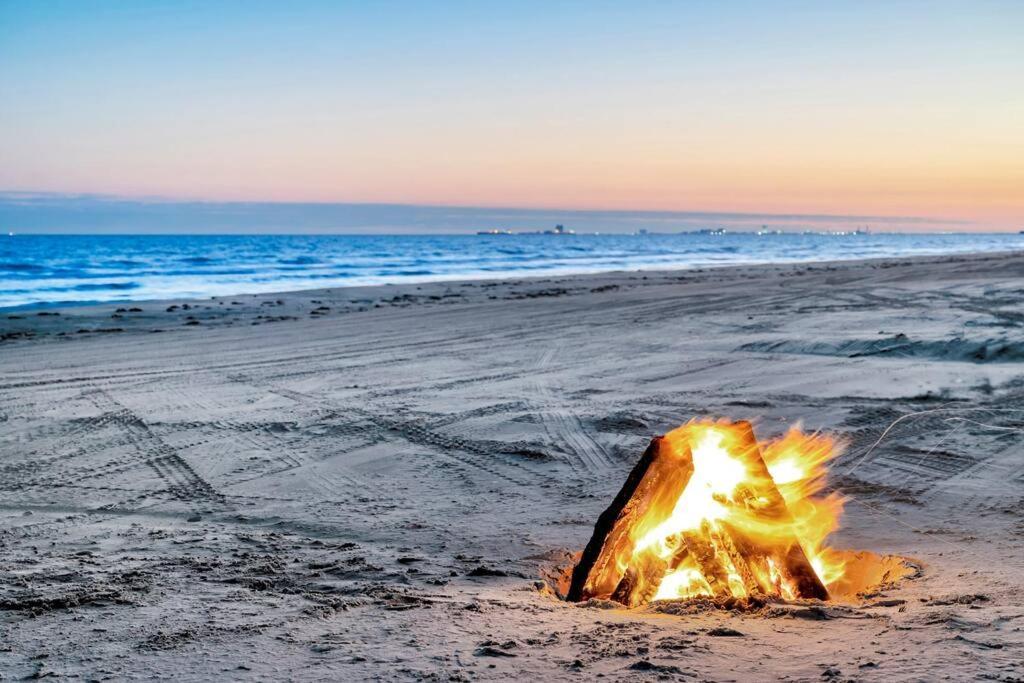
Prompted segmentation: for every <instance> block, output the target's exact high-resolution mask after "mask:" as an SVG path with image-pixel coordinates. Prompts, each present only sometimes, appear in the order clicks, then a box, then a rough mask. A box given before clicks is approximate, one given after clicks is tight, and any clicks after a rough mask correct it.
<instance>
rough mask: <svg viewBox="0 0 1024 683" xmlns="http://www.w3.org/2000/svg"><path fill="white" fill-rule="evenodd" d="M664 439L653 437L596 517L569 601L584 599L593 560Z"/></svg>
mask: <svg viewBox="0 0 1024 683" xmlns="http://www.w3.org/2000/svg"><path fill="white" fill-rule="evenodd" d="M662 441H664V437H661V436H656V437H654V438H653V439H651V443H650V444H648V446H647V450H645V451H644V454H643V455H642V456H640V460H639V461H637V463H636V465H634V466H633V469H632V470H631V471H630V473H629V476H628V477H627V478H626V483H625V484H623V485H622V488H621V489H619V493H618V495H616V496H615V500H613V501H612V503H611V505H609V506H608V509H607V510H605V511H604V512H602V513H601V516H600V517H598V518H597V524H595V525H594V534H593V535H592V536H591V537H590V542H589V543H587V547H586V548H584V549H583V554H582V555H581V556H580V561H579V562H578V563H576V567H575V568H573V570H572V582H571V583H570V584H569V593H568V595H567V596H566V600H568V601H569V602H580V601H581V600H583V599H584V597H583V588H584V587H585V586H586V584H587V579H588V578H590V572H591V570H593V568H594V564H595V563H596V562H597V559H598V557H600V556H601V549H602V548H603V547H604V542H605V539H606V538H608V534H610V533H611V532H612V529H613V528H614V527H615V522H616V521H617V520H618V518H619V515H620V514H622V511H623V509H625V507H626V505H627V504H628V503H629V501H630V500H631V499H632V498H633V494H635V493H636V490H637V488H638V487H639V486H640V482H641V481H643V478H644V476H645V475H646V474H647V470H648V469H650V466H651V463H653V462H654V459H655V458H656V457H657V456H658V450H659V448H660V446H661V443H662Z"/></svg>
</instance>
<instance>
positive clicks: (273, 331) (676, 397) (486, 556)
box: [0, 254, 1024, 681]
mask: <svg viewBox="0 0 1024 683" xmlns="http://www.w3.org/2000/svg"><path fill="white" fill-rule="evenodd" d="M118 308H122V309H125V310H122V311H120V312H118V311H117V310H116V309H118ZM135 309H139V310H135ZM168 309H170V310H168ZM57 312H58V313H59V315H53V314H52V313H53V312H51V311H46V313H50V314H48V315H37V313H36V312H34V311H33V312H22V313H12V314H3V315H0V336H2V338H3V341H2V342H0V673H2V674H3V676H0V678H3V677H7V678H10V679H21V678H23V677H43V676H47V675H50V674H54V675H59V676H74V677H78V678H83V679H86V680H91V679H105V678H118V679H120V678H129V677H147V678H148V677H151V676H160V677H168V678H174V679H177V680H199V679H211V678H226V679H235V678H260V679H334V680H362V679H381V680H393V679H394V680H410V679H411V680H421V679H427V680H480V679H489V678H506V677H520V678H523V679H527V680H562V679H564V680H581V679H582V680H588V679H591V678H594V677H597V676H599V675H603V676H605V677H607V678H608V679H610V680H632V679H635V680H648V679H652V678H667V679H684V678H695V679H698V680H716V681H725V680H741V681H748V680H751V681H753V680H774V679H786V680H811V681H820V680H864V681H872V680H877V681H900V680H914V681H918V680H940V679H944V678H948V679H950V680H965V679H973V678H984V679H986V680H1005V681H1010V680H1022V678H1024V632H1022V631H1021V628H1022V627H1024V428H1022V425H1024V376H1022V374H1021V368H1022V367H1024V366H1022V365H1021V363H1022V361H1024V335H1022V326H1024V255H1013V254H1002V255H989V256H956V257H935V258H918V259H906V260H876V261H867V262H844V263H831V264H816V265H806V264H805V265H769V266H749V267H738V268H727V269H720V270H695V271H675V272H658V273H653V272H652V273H611V274H602V275H589V276H576V277H559V278H540V279H523V280H518V281H503V282H461V283H459V282H454V283H433V284H423V285H405V286H400V287H399V286H384V287H373V288H358V289H357V288H353V289H333V290H320V291H307V292H293V293H285V294H279V295H270V296H267V295H259V296H236V297H225V298H218V299H213V300H206V301H198V302H187V306H186V302H161V303H154V302H144V303H140V304H123V305H120V306H116V305H104V306H95V307H87V308H69V309H62V310H59V311H57ZM12 316H13V317H12ZM695 416H720V417H729V418H734V419H741V418H742V419H753V420H756V425H757V431H758V433H759V435H760V436H762V437H769V436H774V435H777V434H779V433H781V432H783V431H784V430H785V429H786V428H787V427H788V426H789V425H791V424H793V423H796V422H802V423H803V425H804V427H805V428H806V429H810V430H818V429H822V430H827V431H830V432H834V433H836V434H838V435H840V436H842V437H844V438H845V439H846V440H847V442H848V447H847V450H846V452H845V454H844V455H843V456H842V457H840V458H839V460H838V461H837V462H836V463H835V465H834V466H833V469H832V479H831V483H832V485H833V486H834V487H835V488H836V489H837V490H839V491H841V492H843V493H844V494H846V495H847V496H849V498H850V500H849V502H848V504H847V507H846V513H845V515H844V517H843V521H842V529H841V530H840V531H839V532H838V534H837V535H836V536H835V538H834V539H833V542H832V544H833V545H834V546H836V547H841V548H859V549H866V550H873V551H876V552H880V553H895V554H899V555H902V556H906V557H910V558H913V559H914V560H915V561H916V562H917V563H919V565H920V567H921V575H920V576H919V577H917V578H915V579H913V580H908V581H905V582H903V583H902V584H900V585H898V586H896V587H893V588H891V589H888V590H885V591H884V592H882V593H881V594H879V595H876V596H874V597H871V598H867V599H864V600H862V601H857V602H856V603H852V604H847V605H834V606H828V607H825V608H823V609H812V608H808V607H799V606H797V607H794V606H785V605H782V606H778V607H776V608H774V609H769V610H765V611H763V612H761V613H735V612H729V611H723V610H715V609H710V610H704V609H697V608H687V607H685V606H680V605H678V604H676V605H674V606H672V608H671V609H666V608H657V607H656V608H645V609H638V610H624V609H610V608H609V607H610V605H609V604H607V603H604V604H589V605H585V606H578V605H575V604H571V603H566V602H562V601H561V600H559V599H558V598H557V597H556V596H554V595H553V593H552V590H551V586H552V585H553V584H552V583H551V577H552V576H555V575H556V574H557V573H558V572H559V571H560V570H562V569H564V568H565V567H567V566H569V565H570V564H571V558H572V554H573V553H575V552H577V551H579V550H580V549H582V547H583V546H584V544H585V543H586V542H587V540H588V539H589V537H590V534H591V531H592V529H593V524H594V522H595V520H596V518H597V515H598V514H600V512H601V511H602V510H604V508H605V507H606V506H607V505H608V504H609V502H610V501H611V499H612V497H613V496H614V495H615V493H616V491H618V489H619V487H620V486H621V485H622V483H623V481H624V479H625V476H626V474H627V472H628V471H629V469H630V467H631V465H632V464H633V463H634V462H635V461H636V459H637V458H638V457H639V456H640V454H641V453H642V451H643V450H644V447H645V446H646V444H647V442H648V440H649V439H650V438H651V437H652V436H653V435H656V434H660V433H663V432H665V431H667V430H669V429H671V428H673V427H675V426H677V425H679V424H680V423H682V422H685V421H686V420H688V419H690V418H692V417H695ZM901 418H902V419H901ZM894 423H895V425H894ZM891 425H894V426H892V428H891V429H889V430H888V432H887V433H885V435H884V438H882V439H881V441H880V442H879V443H878V444H877V446H876V447H874V448H873V449H872V448H871V446H872V445H873V444H875V443H876V442H878V440H879V438H880V437H882V436H883V432H886V430H887V428H889V427H890V426H891ZM723 627H725V628H727V629H731V630H732V631H729V630H722V628H723ZM733 632H735V633H733ZM730 633H733V635H731V636H730V635H722V634H730Z"/></svg>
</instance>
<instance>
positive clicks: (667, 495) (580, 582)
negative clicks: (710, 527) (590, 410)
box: [568, 437, 693, 602]
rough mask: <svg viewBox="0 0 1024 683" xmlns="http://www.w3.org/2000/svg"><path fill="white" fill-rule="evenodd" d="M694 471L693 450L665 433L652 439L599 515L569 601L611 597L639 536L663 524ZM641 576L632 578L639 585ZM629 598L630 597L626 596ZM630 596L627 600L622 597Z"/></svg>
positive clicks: (578, 566)
mask: <svg viewBox="0 0 1024 683" xmlns="http://www.w3.org/2000/svg"><path fill="white" fill-rule="evenodd" d="M692 473H693V462H692V460H691V459H690V456H689V453H686V452H677V451H676V450H674V449H672V448H670V447H669V444H668V442H667V441H666V440H665V439H664V437H655V438H654V439H651V444H650V445H649V446H648V447H647V450H646V451H644V454H643V455H642V456H641V457H640V461H639V462H638V463H637V464H636V465H635V466H634V467H633V470H632V471H631V472H630V473H629V477H627V478H626V483H625V484H624V485H623V486H622V489H621V490H620V491H619V495H617V496H615V500H613V501H612V504H611V505H610V506H608V509H607V510H605V511H604V513H602V514H601V516H600V517H598V519H597V526H595V527H594V535H593V537H591V539H590V543H588V544H587V547H586V548H585V549H584V550H583V555H582V557H581V558H580V561H579V563H577V565H576V568H575V569H574V570H573V573H572V583H571V584H570V586H569V595H568V598H569V600H572V601H573V602H578V601H580V600H586V599H588V598H590V597H594V596H601V597H609V596H611V595H612V593H613V592H614V591H615V590H616V588H617V587H618V586H619V583H620V582H621V581H622V580H623V577H624V575H625V574H626V568H627V567H628V565H629V561H630V558H631V556H632V555H633V550H634V545H635V541H634V538H635V537H636V535H637V534H638V533H639V532H641V531H642V530H645V529H653V528H654V527H656V526H657V525H659V524H661V523H663V522H664V521H665V520H666V519H667V518H668V514H669V513H670V512H671V511H672V506H673V505H674V504H675V501H676V500H678V499H679V496H681V495H682V493H683V489H684V488H685V487H686V482H688V481H689V480H690V475H691V474H692ZM642 578H643V577H642V576H638V575H637V571H636V570H634V572H633V576H632V577H631V578H630V579H629V582H630V584H632V585H633V587H632V588H630V589H629V592H630V593H632V592H633V591H635V590H636V589H637V584H638V581H640V580H642ZM623 598H625V596H623ZM623 601H625V600H623Z"/></svg>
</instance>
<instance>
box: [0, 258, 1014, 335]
mask: <svg viewBox="0 0 1024 683" xmlns="http://www.w3.org/2000/svg"><path fill="white" fill-rule="evenodd" d="M1021 254H1024V251H1019V250H1012V251H1001V252H969V253H956V254H941V255H927V256H906V257H878V258H870V259H841V260H831V261H793V262H781V263H780V262H775V263H752V264H743V265H736V264H729V265H723V266H711V267H707V266H705V267H694V268H679V269H656V270H630V271H624V270H611V271H597V272H593V273H574V274H569V275H545V274H538V275H526V276H520V277H510V278H488V279H453V280H435V281H429V282H409V283H399V284H379V285H358V286H349V287H327V288H314V289H298V290H284V291H274V292H266V293H250V294H238V295H225V296H215V297H210V298H207V299H196V298H171V299H149V300H124V301H118V302H102V303H90V304H82V305H77V304H75V305H59V304H54V305H47V306H43V307H33V308H20V309H0V344H4V343H10V342H12V341H15V340H22V339H30V338H34V339H40V338H46V337H50V336H55V337H60V338H63V339H67V338H74V337H75V336H78V335H91V334H92V335H94V334H120V333H128V332H170V331H173V330H174V329H175V328H189V327H199V326H225V325H227V326H231V325H236V324H240V323H249V324H250V325H252V324H264V323H274V322H284V321H294V320H298V319H300V317H305V316H309V317H310V318H317V319H323V318H328V317H335V316H337V315H344V314H351V313H365V312H367V311H369V310H371V309H374V308H376V309H379V308H382V307H385V306H389V307H391V306H395V305H401V306H409V305H413V304H427V305H430V304H440V303H452V302H451V301H450V300H451V299H457V300H466V299H467V296H466V294H467V292H466V290H472V291H473V292H474V293H476V294H477V296H476V297H475V298H476V299H479V294H480V292H481V291H483V290H500V291H502V292H503V296H502V298H516V297H527V298H528V297H531V296H550V295H551V294H550V293H545V291H544V290H546V289H550V288H556V289H560V290H564V291H562V292H560V293H558V294H557V296H571V295H572V294H580V293H587V292H589V291H590V289H591V285H592V283H596V285H594V286H596V287H614V288H615V289H618V288H620V287H622V286H638V284H640V283H643V284H656V283H659V282H662V283H664V282H677V281H681V280H693V281H695V282H700V281H705V280H709V279H713V278H715V277H719V278H724V279H731V278H735V277H765V276H770V275H773V274H775V275H777V274H781V273H790V272H815V271H820V270H828V271H836V270H843V271H850V270H858V269H862V268H889V267H894V265H895V266H912V265H928V264H942V263H972V262H976V261H979V260H981V261H987V260H995V261H1000V260H1004V259H1008V258H1010V259H1012V258H1014V257H1016V256H1019V255H1021ZM541 285H543V286H541ZM516 287H518V288H520V289H521V290H522V291H518V290H517V291H515V292H512V291H511V288H516ZM506 290H508V291H506ZM609 291H611V290H609ZM494 296H495V295H493V294H488V300H492V299H491V297H494ZM469 298H474V297H469ZM318 309H320V310H319V311H318Z"/></svg>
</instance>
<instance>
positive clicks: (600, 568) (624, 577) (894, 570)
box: [569, 421, 908, 606]
mask: <svg viewBox="0 0 1024 683" xmlns="http://www.w3.org/2000/svg"><path fill="white" fill-rule="evenodd" d="M838 453H839V449H838V447H837V445H836V442H835V440H833V439H832V438H831V437H829V436H825V435H821V434H804V433H802V432H801V431H800V430H799V429H792V430H790V432H789V433H788V434H786V435H785V436H783V437H782V438H780V439H777V440H775V441H771V442H769V443H766V444H764V445H761V444H759V443H758V442H757V440H756V439H755V437H754V432H753V429H752V427H751V426H750V424H749V423H747V422H735V423H732V422H726V421H720V422H711V421H699V422H691V423H689V424H687V425H685V426H683V427H680V428H679V429H676V430H674V431H672V432H669V433H668V434H666V435H665V436H664V437H659V438H657V439H654V440H653V441H652V442H651V446H650V447H649V448H648V449H647V452H646V453H645V454H644V457H643V458H642V459H641V461H640V462H639V463H638V464H637V466H636V467H635V468H634V470H633V471H632V472H631V473H630V476H629V479H628V480H627V481H626V484H625V486H624V487H623V489H622V491H620V493H619V495H618V496H617V497H616V499H615V501H614V502H613V503H612V505H611V506H610V507H609V508H608V510H606V511H605V513H604V514H603V515H601V518H600V519H599V520H598V523H597V527H596V528H595V530H594V536H593V538H591V540H590V543H589V544H588V545H587V548H586V550H584V552H583V556H582V557H581V559H580V562H579V564H578V565H577V566H576V568H575V570H574V572H573V577H572V584H571V586H570V589H569V599H570V600H585V599H588V598H595V597H596V598H611V599H614V600H617V601H619V602H621V603H623V604H626V605H629V606H635V605H641V604H644V603H646V602H648V601H650V600H663V599H673V598H688V597H696V596H711V597H734V598H744V597H749V596H751V595H762V596H774V597H779V598H785V599H794V598H817V599H821V600H825V599H828V598H829V597H830V593H832V594H843V595H846V594H849V595H852V594H853V593H855V592H856V591H858V590H862V589H863V588H865V587H867V586H868V585H870V584H872V582H873V583H874V584H877V583H879V582H882V581H890V580H895V579H898V578H900V577H901V576H903V575H905V574H906V573H908V572H907V571H906V569H904V567H903V565H902V564H900V563H898V562H894V561H893V558H880V557H878V556H875V555H872V554H871V553H849V552H842V551H836V550H832V549H830V548H828V547H827V546H826V545H825V540H826V538H827V537H828V535H829V534H830V533H832V531H834V530H835V529H836V527H837V526H838V521H839V516H840V514H841V512H842V508H843V499H842V498H841V497H840V496H839V495H837V494H834V493H833V494H829V495H822V492H823V489H824V486H825V474H826V464H827V463H828V462H829V461H830V460H831V459H833V458H834V457H835V456H836V455H838Z"/></svg>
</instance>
